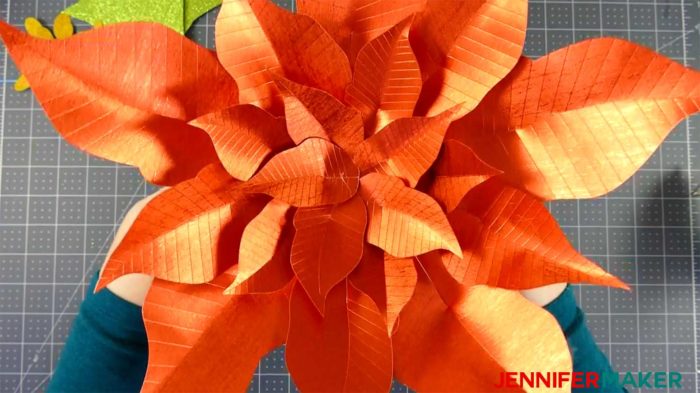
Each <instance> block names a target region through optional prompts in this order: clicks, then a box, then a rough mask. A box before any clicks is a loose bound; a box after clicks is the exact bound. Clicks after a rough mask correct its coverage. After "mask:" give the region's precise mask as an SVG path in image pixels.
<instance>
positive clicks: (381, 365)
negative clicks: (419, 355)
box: [286, 281, 392, 392]
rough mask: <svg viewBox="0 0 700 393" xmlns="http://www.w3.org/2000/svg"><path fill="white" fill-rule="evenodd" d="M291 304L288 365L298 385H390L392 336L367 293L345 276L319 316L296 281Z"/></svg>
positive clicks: (357, 388)
mask: <svg viewBox="0 0 700 393" xmlns="http://www.w3.org/2000/svg"><path fill="white" fill-rule="evenodd" d="M289 310H290V323H289V336H288V337H287V347H286V357H287V367H288V368H289V372H290V374H291V376H292V379H293V380H294V383H295V384H296V386H297V387H299V389H300V390H301V391H304V392H387V391H389V388H390V386H391V376H392V359H391V341H390V339H389V335H388V333H387V331H386V328H385V322H384V318H383V317H382V314H381V313H380V312H379V309H378V308H377V305H376V304H374V302H373V301H372V299H371V298H370V297H369V296H367V295H366V294H365V293H363V292H361V291H359V290H358V289H356V288H354V287H353V286H352V285H349V284H347V282H346V281H344V282H343V283H341V284H339V285H337V286H336V287H335V288H334V289H333V290H332V291H331V292H330V293H329V295H328V303H327V307H326V310H327V312H326V315H325V317H322V316H321V315H320V314H319V313H318V311H317V310H316V308H315V307H314V305H313V303H312V302H311V301H310V300H309V298H308V297H307V295H306V292H305V291H304V290H303V289H302V288H301V286H300V285H295V287H294V289H293V292H292V297H291V299H290V304H289Z"/></svg>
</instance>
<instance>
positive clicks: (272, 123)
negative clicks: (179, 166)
mask: <svg viewBox="0 0 700 393" xmlns="http://www.w3.org/2000/svg"><path fill="white" fill-rule="evenodd" d="M190 124H191V125H193V126H195V127H198V128H201V129H202V130H204V131H205V132H206V133H207V134H209V137H211V141H212V143H213V144H214V149H216V154H218V156H219V159H220V160H221V163H222V164H223V165H224V167H225V168H226V170H227V171H228V173H229V174H231V176H233V177H235V178H236V179H239V180H248V179H250V177H251V176H253V175H254V174H255V172H256V171H257V170H258V168H259V167H260V164H262V162H263V161H264V160H265V159H266V158H267V157H268V155H270V154H271V153H276V152H278V151H279V150H281V149H282V148H283V147H290V146H292V141H291V140H290V139H289V136H288V135H287V132H286V129H285V122H284V119H281V118H275V117H273V116H271V115H270V114H269V113H267V112H266V111H264V110H262V109H260V108H258V107H256V106H253V105H236V106H234V107H230V108H227V109H224V110H222V111H219V112H214V113H210V114H207V115H204V116H202V117H198V118H196V119H194V120H192V121H191V122H190Z"/></svg>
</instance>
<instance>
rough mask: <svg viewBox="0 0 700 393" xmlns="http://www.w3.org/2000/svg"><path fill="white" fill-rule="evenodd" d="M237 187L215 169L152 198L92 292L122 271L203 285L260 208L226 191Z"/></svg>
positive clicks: (231, 259) (229, 257)
mask: <svg viewBox="0 0 700 393" xmlns="http://www.w3.org/2000/svg"><path fill="white" fill-rule="evenodd" d="M238 184H239V183H238V182H237V181H235V180H233V179H232V178H231V177H230V176H229V175H228V173H226V171H225V170H224V168H223V167H221V166H218V165H216V166H211V167H207V168H205V169H204V170H203V171H202V172H201V173H200V174H198V175H197V177H196V178H194V179H191V180H188V181H185V182H182V183H179V184H178V185H176V186H175V187H173V188H170V189H167V190H165V191H164V192H162V193H161V194H159V195H158V196H156V197H155V198H153V200H151V201H150V202H149V203H148V204H147V205H146V207H145V208H144V209H143V210H142V211H141V213H139V215H138V217H137V219H136V221H135V222H134V224H133V225H132V226H131V228H129V231H128V232H127V233H126V236H125V237H124V239H123V240H122V241H121V243H120V244H119V246H118V247H117V248H116V249H115V250H114V252H113V253H112V255H110V257H109V259H108V260H107V263H106V264H105V267H104V269H103V270H102V275H101V276H100V279H99V281H98V283H97V286H96V289H97V290H99V289H101V288H103V287H104V286H105V285H107V284H109V283H110V282H111V281H112V280H114V279H116V278H117V277H120V276H122V275H124V274H128V273H146V274H151V275H153V276H155V277H157V278H162V279H164V280H168V281H175V282H181V283H203V282H207V281H210V280H212V279H213V278H214V277H216V276H217V275H218V274H220V273H221V272H222V271H224V270H225V269H227V268H228V267H229V266H230V265H231V264H233V263H235V261H236V256H237V255H236V254H237V250H238V243H239V242H240V236H241V233H242V232H243V228H245V225H246V224H247V223H248V221H250V220H251V219H252V218H253V217H254V216H255V215H256V213H257V212H258V211H259V210H260V209H262V207H263V205H262V203H260V202H261V201H260V200H259V199H254V198H251V197H248V196H244V195H242V194H236V193H232V191H231V190H232V189H235V187H237V185H238Z"/></svg>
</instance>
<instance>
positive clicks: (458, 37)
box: [410, 0, 527, 115]
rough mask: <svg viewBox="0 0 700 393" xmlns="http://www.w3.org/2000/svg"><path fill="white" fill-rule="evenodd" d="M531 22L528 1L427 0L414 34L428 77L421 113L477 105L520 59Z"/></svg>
mask: <svg viewBox="0 0 700 393" xmlns="http://www.w3.org/2000/svg"><path fill="white" fill-rule="evenodd" d="M526 27H527V0H474V1H464V0H428V6H427V7H426V9H425V12H423V13H420V14H418V15H417V16H416V20H415V22H414V23H413V27H412V28H411V34H410V40H411V46H412V47H413V50H414V51H416V56H417V57H418V62H419V63H420V65H421V71H422V72H423V80H425V81H426V83H425V86H423V93H422V97H421V100H420V103H419V105H418V108H417V110H418V112H419V113H421V114H422V113H427V114H428V115H435V114H438V113H440V112H442V111H444V110H446V109H448V108H451V107H453V106H454V105H456V104H462V105H463V106H462V112H460V114H462V115H464V114H466V113H467V112H469V111H470V110H472V109H473V108H475V107H476V106H477V104H479V101H481V99H482V98H483V97H484V96H485V95H486V93H488V91H489V90H490V89H491V88H493V87H494V86H495V85H496V84H497V83H498V82H499V81H500V80H501V79H503V78H504V77H505V76H506V75H508V73H509V72H510V70H511V69H512V68H513V66H515V64H516V63H517V62H518V59H519V58H520V54H521V53H522V50H523V44H524V43H525V29H526Z"/></svg>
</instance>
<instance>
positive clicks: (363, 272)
mask: <svg viewBox="0 0 700 393" xmlns="http://www.w3.org/2000/svg"><path fill="white" fill-rule="evenodd" d="M417 278H418V276H417V275H416V269H415V267H414V263H413V258H394V257H392V256H391V255H388V254H385V253H384V252H383V251H382V250H381V249H379V248H377V247H375V246H372V245H369V244H366V243H365V250H364V253H363V254H362V260H361V261H360V264H359V265H358V266H357V268H356V269H355V270H354V271H353V272H352V274H351V275H350V283H351V284H352V285H354V286H355V287H356V288H357V289H359V290H360V291H362V292H364V293H366V294H367V295H369V296H370V297H371V298H372V300H374V303H376V304H377V307H379V310H380V311H381V313H382V315H384V317H385V318H386V325H387V330H388V332H389V333H391V332H392V331H393V330H394V328H395V326H396V325H397V318H398V316H399V313H400V312H401V310H402V309H403V307H404V306H405V305H406V303H407V302H408V301H409V300H410V299H411V296H412V295H413V290H414V289H415V287H416V280H417Z"/></svg>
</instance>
